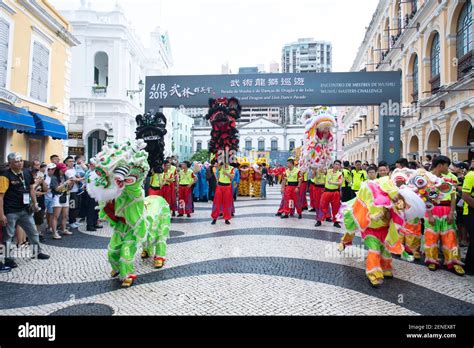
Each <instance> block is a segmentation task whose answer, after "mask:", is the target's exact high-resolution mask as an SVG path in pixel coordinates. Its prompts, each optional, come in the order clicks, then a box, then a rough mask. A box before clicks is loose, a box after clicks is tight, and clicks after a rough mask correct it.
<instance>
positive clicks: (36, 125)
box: [0, 0, 79, 162]
mask: <svg viewBox="0 0 474 348" xmlns="http://www.w3.org/2000/svg"><path fill="white" fill-rule="evenodd" d="M77 44H79V41H78V40H77V39H76V38H75V37H74V36H73V35H72V34H71V32H70V25H69V23H68V22H67V21H66V20H65V19H64V18H63V17H61V16H60V15H59V14H58V13H57V12H56V10H55V9H54V8H53V7H52V6H51V5H50V4H49V3H48V1H46V0H17V1H14V0H2V1H0V161H1V162H4V161H5V159H6V155H7V154H8V153H10V152H19V153H21V154H22V155H23V156H24V157H23V158H24V159H27V160H34V159H39V160H47V161H49V156H50V155H52V154H57V155H59V156H60V157H63V156H64V153H65V145H66V144H65V143H64V140H62V139H67V132H66V129H65V126H64V125H65V124H67V122H68V120H69V119H68V110H69V80H70V78H69V76H70V66H69V64H70V48H71V46H75V45H77Z"/></svg>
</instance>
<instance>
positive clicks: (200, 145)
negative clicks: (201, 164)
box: [196, 140, 202, 151]
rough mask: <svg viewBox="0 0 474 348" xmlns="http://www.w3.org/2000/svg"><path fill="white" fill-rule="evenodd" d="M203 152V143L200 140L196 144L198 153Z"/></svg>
mask: <svg viewBox="0 0 474 348" xmlns="http://www.w3.org/2000/svg"><path fill="white" fill-rule="evenodd" d="M201 150H202V141H200V140H199V141H198V142H197V143H196V151H201Z"/></svg>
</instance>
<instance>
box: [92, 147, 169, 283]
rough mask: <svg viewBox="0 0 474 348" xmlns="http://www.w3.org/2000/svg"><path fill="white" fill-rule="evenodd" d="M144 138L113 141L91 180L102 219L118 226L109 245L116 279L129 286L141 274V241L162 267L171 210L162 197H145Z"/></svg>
mask: <svg viewBox="0 0 474 348" xmlns="http://www.w3.org/2000/svg"><path fill="white" fill-rule="evenodd" d="M145 147H146V144H145V142H144V141H143V140H141V139H139V140H136V141H133V142H130V141H126V142H124V143H122V144H115V145H114V144H112V143H111V142H108V144H107V145H104V147H103V148H102V151H101V152H100V153H98V154H97V155H96V157H95V159H94V160H95V163H96V168H95V171H94V172H93V173H91V175H90V177H89V178H88V185H87V190H88V192H89V195H90V196H91V197H93V198H94V199H95V200H96V201H98V202H99V207H100V217H101V218H103V219H106V220H107V221H108V222H109V223H110V226H111V227H112V228H113V234H112V238H111V240H110V243H109V247H108V259H109V262H110V265H111V267H112V272H111V275H112V277H117V276H119V278H120V279H121V281H122V287H129V286H131V285H132V284H133V282H134V280H135V279H136V278H137V276H136V275H135V274H134V259H135V254H136V252H137V249H138V247H139V245H140V243H144V250H146V251H147V253H149V255H151V256H153V258H154V265H155V267H157V268H161V267H162V266H163V264H164V261H165V255H166V238H167V237H168V236H169V226H170V220H171V217H170V208H169V205H168V203H167V202H166V201H165V200H164V199H163V198H162V197H160V196H149V197H147V198H145V195H144V190H143V188H142V184H143V181H144V179H145V178H146V176H147V174H148V171H149V166H148V153H147V152H146V151H144V150H143V149H144V148H145Z"/></svg>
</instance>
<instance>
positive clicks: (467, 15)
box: [457, 0, 472, 59]
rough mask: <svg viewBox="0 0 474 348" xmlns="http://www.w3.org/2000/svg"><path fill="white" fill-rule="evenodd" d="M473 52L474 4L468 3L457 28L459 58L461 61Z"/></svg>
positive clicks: (463, 9) (469, 0) (460, 16)
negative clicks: (473, 18)
mask: <svg viewBox="0 0 474 348" xmlns="http://www.w3.org/2000/svg"><path fill="white" fill-rule="evenodd" d="M470 51H472V3H471V0H468V1H466V3H465V4H464V6H463V8H462V10H461V14H460V15H459V19H458V26H457V56H458V59H461V58H462V57H463V56H464V55H465V54H467V53H469V52H470Z"/></svg>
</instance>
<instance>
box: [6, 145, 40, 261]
mask: <svg viewBox="0 0 474 348" xmlns="http://www.w3.org/2000/svg"><path fill="white" fill-rule="evenodd" d="M7 159H8V165H9V169H8V170H7V171H5V172H4V173H2V174H1V175H0V224H1V225H2V226H4V231H5V232H6V233H4V236H3V237H4V238H3V241H4V243H5V245H6V247H7V256H8V252H9V249H10V246H11V242H12V239H13V236H14V235H15V230H16V226H17V225H19V226H20V227H21V228H22V229H23V230H24V231H25V232H26V234H27V236H28V239H29V243H30V245H32V246H33V247H37V248H38V249H37V252H38V254H37V255H36V257H37V258H38V259H40V260H46V259H49V256H48V255H46V254H43V253H41V247H40V242H39V235H38V231H37V230H36V227H35V222H34V220H33V213H34V211H36V210H38V203H37V201H36V193H35V190H36V186H37V183H36V182H35V181H34V180H33V177H32V176H31V172H30V171H29V170H28V169H25V168H23V165H24V163H23V159H22V158H21V155H20V154H19V153H10V154H9V155H8V156H7ZM5 266H7V267H10V268H15V267H17V264H16V262H15V261H14V260H13V259H12V258H10V257H5Z"/></svg>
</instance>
